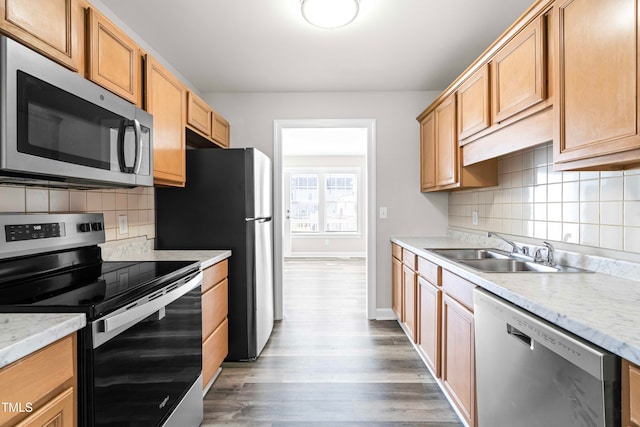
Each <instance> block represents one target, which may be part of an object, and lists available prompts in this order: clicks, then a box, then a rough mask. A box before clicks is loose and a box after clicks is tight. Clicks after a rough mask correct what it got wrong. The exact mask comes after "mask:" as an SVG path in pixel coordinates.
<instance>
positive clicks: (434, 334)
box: [416, 277, 442, 378]
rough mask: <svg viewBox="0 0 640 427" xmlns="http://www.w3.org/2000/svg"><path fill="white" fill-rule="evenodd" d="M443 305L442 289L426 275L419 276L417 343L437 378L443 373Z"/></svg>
mask: <svg viewBox="0 0 640 427" xmlns="http://www.w3.org/2000/svg"><path fill="white" fill-rule="evenodd" d="M441 307H442V291H441V290H440V289H438V288H437V287H436V286H434V285H432V284H431V283H429V282H428V281H427V280H426V279H425V278H424V277H418V334H417V338H416V343H417V344H418V349H419V350H420V352H421V353H422V355H423V356H424V359H425V361H426V362H427V365H429V367H430V368H431V371H432V372H433V373H434V374H435V377H436V378H440V375H441V372H440V351H441V346H440V344H441V338H440V336H441V335H440V331H441V328H440V320H441V317H442V316H441V313H442V311H441Z"/></svg>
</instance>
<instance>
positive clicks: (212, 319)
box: [202, 278, 229, 341]
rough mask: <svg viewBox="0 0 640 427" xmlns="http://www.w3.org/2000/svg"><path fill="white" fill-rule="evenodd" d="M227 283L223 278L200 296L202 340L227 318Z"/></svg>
mask: <svg viewBox="0 0 640 427" xmlns="http://www.w3.org/2000/svg"><path fill="white" fill-rule="evenodd" d="M228 299H229V281H228V280H227V279H226V278H225V279H223V280H222V281H221V282H219V283H218V284H217V285H216V286H214V287H213V288H211V289H209V290H208V291H207V292H205V293H204V294H203V295H202V340H203V341H204V340H206V339H207V338H208V337H209V335H211V332H213V330H214V329H215V328H216V327H217V326H218V325H219V324H220V323H221V322H222V321H223V320H224V319H226V317H227V313H228V311H229V303H228Z"/></svg>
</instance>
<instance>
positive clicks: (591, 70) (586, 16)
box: [554, 0, 640, 170]
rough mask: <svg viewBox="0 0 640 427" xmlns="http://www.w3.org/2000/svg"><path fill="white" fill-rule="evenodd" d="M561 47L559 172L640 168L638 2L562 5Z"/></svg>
mask: <svg viewBox="0 0 640 427" xmlns="http://www.w3.org/2000/svg"><path fill="white" fill-rule="evenodd" d="M554 11H555V14H556V15H557V17H558V28H557V30H556V37H555V48H556V50H557V52H558V61H556V63H555V68H554V75H555V86H556V87H557V88H558V97H559V100H558V101H559V102H557V105H556V107H555V108H554V109H555V121H554V161H555V166H556V168H557V169H561V170H568V169H613V168H622V167H624V166H625V165H628V164H634V163H635V164H638V163H640V134H639V130H638V126H639V125H640V110H639V108H638V102H639V101H638V100H639V99H640V98H639V96H640V90H639V82H640V80H639V79H640V72H639V69H638V67H639V60H638V58H639V57H640V49H639V35H638V21H639V10H638V1H637V0H598V1H596V0H572V1H567V0H561V1H558V2H557V3H556V5H555V7H554Z"/></svg>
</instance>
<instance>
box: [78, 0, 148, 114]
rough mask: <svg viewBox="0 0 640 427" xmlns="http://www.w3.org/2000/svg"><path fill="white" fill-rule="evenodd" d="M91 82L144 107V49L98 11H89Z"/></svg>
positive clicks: (89, 67)
mask: <svg viewBox="0 0 640 427" xmlns="http://www.w3.org/2000/svg"><path fill="white" fill-rule="evenodd" d="M87 36H88V37H87V40H88V49H87V54H88V57H87V78H89V79H90V80H92V81H93V82H95V83H97V84H99V85H100V86H102V87H104V88H105V89H108V90H110V91H111V92H113V93H115V94H116V95H119V96H121V97H122V98H124V99H126V100H127V101H129V102H132V103H134V104H137V105H142V97H141V78H140V75H141V68H142V58H141V54H140V48H139V47H138V45H137V44H136V43H135V42H134V41H133V40H131V39H130V38H129V37H128V36H127V35H126V34H124V33H123V32H122V31H120V29H118V27H116V26H115V25H114V24H113V23H111V21H109V20H108V19H107V18H105V17H104V16H103V15H102V14H101V13H100V12H98V11H97V10H96V9H94V8H92V7H90V8H88V10H87Z"/></svg>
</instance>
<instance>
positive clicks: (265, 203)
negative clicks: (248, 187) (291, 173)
mask: <svg viewBox="0 0 640 427" xmlns="http://www.w3.org/2000/svg"><path fill="white" fill-rule="evenodd" d="M249 152H253V153H254V154H253V199H254V201H253V206H254V212H249V215H247V216H249V217H253V218H270V217H271V215H272V213H273V212H272V207H271V203H272V202H271V200H272V188H273V184H272V177H271V159H269V157H267V155H266V154H264V153H263V152H261V151H259V150H256V149H251V150H250V151H249Z"/></svg>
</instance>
